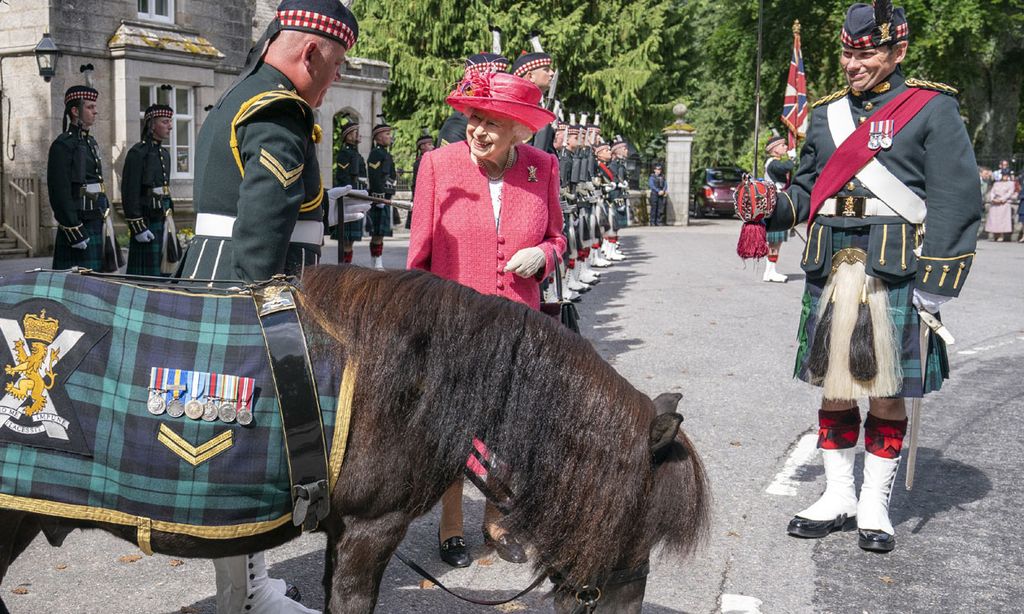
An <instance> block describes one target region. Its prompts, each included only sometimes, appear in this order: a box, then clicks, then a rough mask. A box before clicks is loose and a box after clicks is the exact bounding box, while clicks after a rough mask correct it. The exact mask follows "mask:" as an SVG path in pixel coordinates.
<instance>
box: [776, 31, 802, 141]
mask: <svg viewBox="0 0 1024 614" xmlns="http://www.w3.org/2000/svg"><path fill="white" fill-rule="evenodd" d="M782 123H784V124H786V127H787V128H789V148H790V149H794V148H795V147H796V141H797V138H803V137H804V136H806V135H807V75H805V74H804V56H803V53H801V52H800V22H799V21H797V22H795V23H794V24H793V56H792V58H791V59H790V61H789V79H787V80H786V96H785V98H784V99H783V101H782Z"/></svg>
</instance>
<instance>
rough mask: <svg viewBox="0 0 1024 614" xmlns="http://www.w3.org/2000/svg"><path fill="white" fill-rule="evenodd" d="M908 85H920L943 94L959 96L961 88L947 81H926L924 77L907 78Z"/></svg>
mask: <svg viewBox="0 0 1024 614" xmlns="http://www.w3.org/2000/svg"><path fill="white" fill-rule="evenodd" d="M906 83H907V87H919V88H923V89H926V90H935V91H937V92H942V93H943V94H949V95H950V96H959V95H960V90H958V89H956V88H955V87H953V86H952V85H946V84H945V83H939V82H938V81H925V80H923V79H907V81H906Z"/></svg>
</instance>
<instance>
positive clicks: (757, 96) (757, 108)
mask: <svg viewBox="0 0 1024 614" xmlns="http://www.w3.org/2000/svg"><path fill="white" fill-rule="evenodd" d="M763 24H764V0H758V1H757V66H756V68H755V73H754V75H755V76H754V168H753V169H751V174H752V175H753V176H754V177H757V154H758V150H759V149H760V147H759V143H760V138H761V47H762V43H761V41H762V28H763Z"/></svg>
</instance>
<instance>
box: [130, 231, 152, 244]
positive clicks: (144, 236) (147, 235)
mask: <svg viewBox="0 0 1024 614" xmlns="http://www.w3.org/2000/svg"><path fill="white" fill-rule="evenodd" d="M155 238H156V235H155V234H153V231H152V230H150V229H148V228H147V229H145V230H143V231H142V232H140V233H139V234H137V235H135V240H136V241H138V242H139V243H149V242H150V241H152V240H153V239H155Z"/></svg>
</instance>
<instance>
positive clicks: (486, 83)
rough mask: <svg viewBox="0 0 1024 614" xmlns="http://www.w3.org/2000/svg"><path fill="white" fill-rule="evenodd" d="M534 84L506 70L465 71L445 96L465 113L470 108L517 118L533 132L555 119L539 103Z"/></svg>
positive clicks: (452, 104)
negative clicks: (501, 71) (460, 79)
mask: <svg viewBox="0 0 1024 614" xmlns="http://www.w3.org/2000/svg"><path fill="white" fill-rule="evenodd" d="M540 98H541V93H540V89H538V88H537V86H536V85H534V84H533V83H530V82H529V81H527V80H526V79H523V78H521V77H517V76H515V75H510V74H508V73H489V74H479V73H472V74H467V75H466V77H465V78H464V79H463V80H462V82H461V83H459V85H457V86H456V87H455V91H453V92H452V93H451V94H449V95H448V98H447V99H445V102H447V103H448V104H449V105H450V106H451V107H452V108H453V109H455V110H456V111H458V112H460V113H464V114H466V115H469V114H470V113H472V110H473V109H476V110H479V111H483V112H484V113H490V114H493V115H497V116H500V117H504V118H507V119H511V120H513V121H517V122H519V123H520V124H523V125H524V126H526V127H527V128H529V129H530V130H531V131H532V132H537V131H538V130H540V129H541V128H543V127H544V126H545V125H547V124H550V123H551V122H553V121H555V114H554V113H552V112H551V111H548V110H547V109H545V108H543V107H541V106H540Z"/></svg>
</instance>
